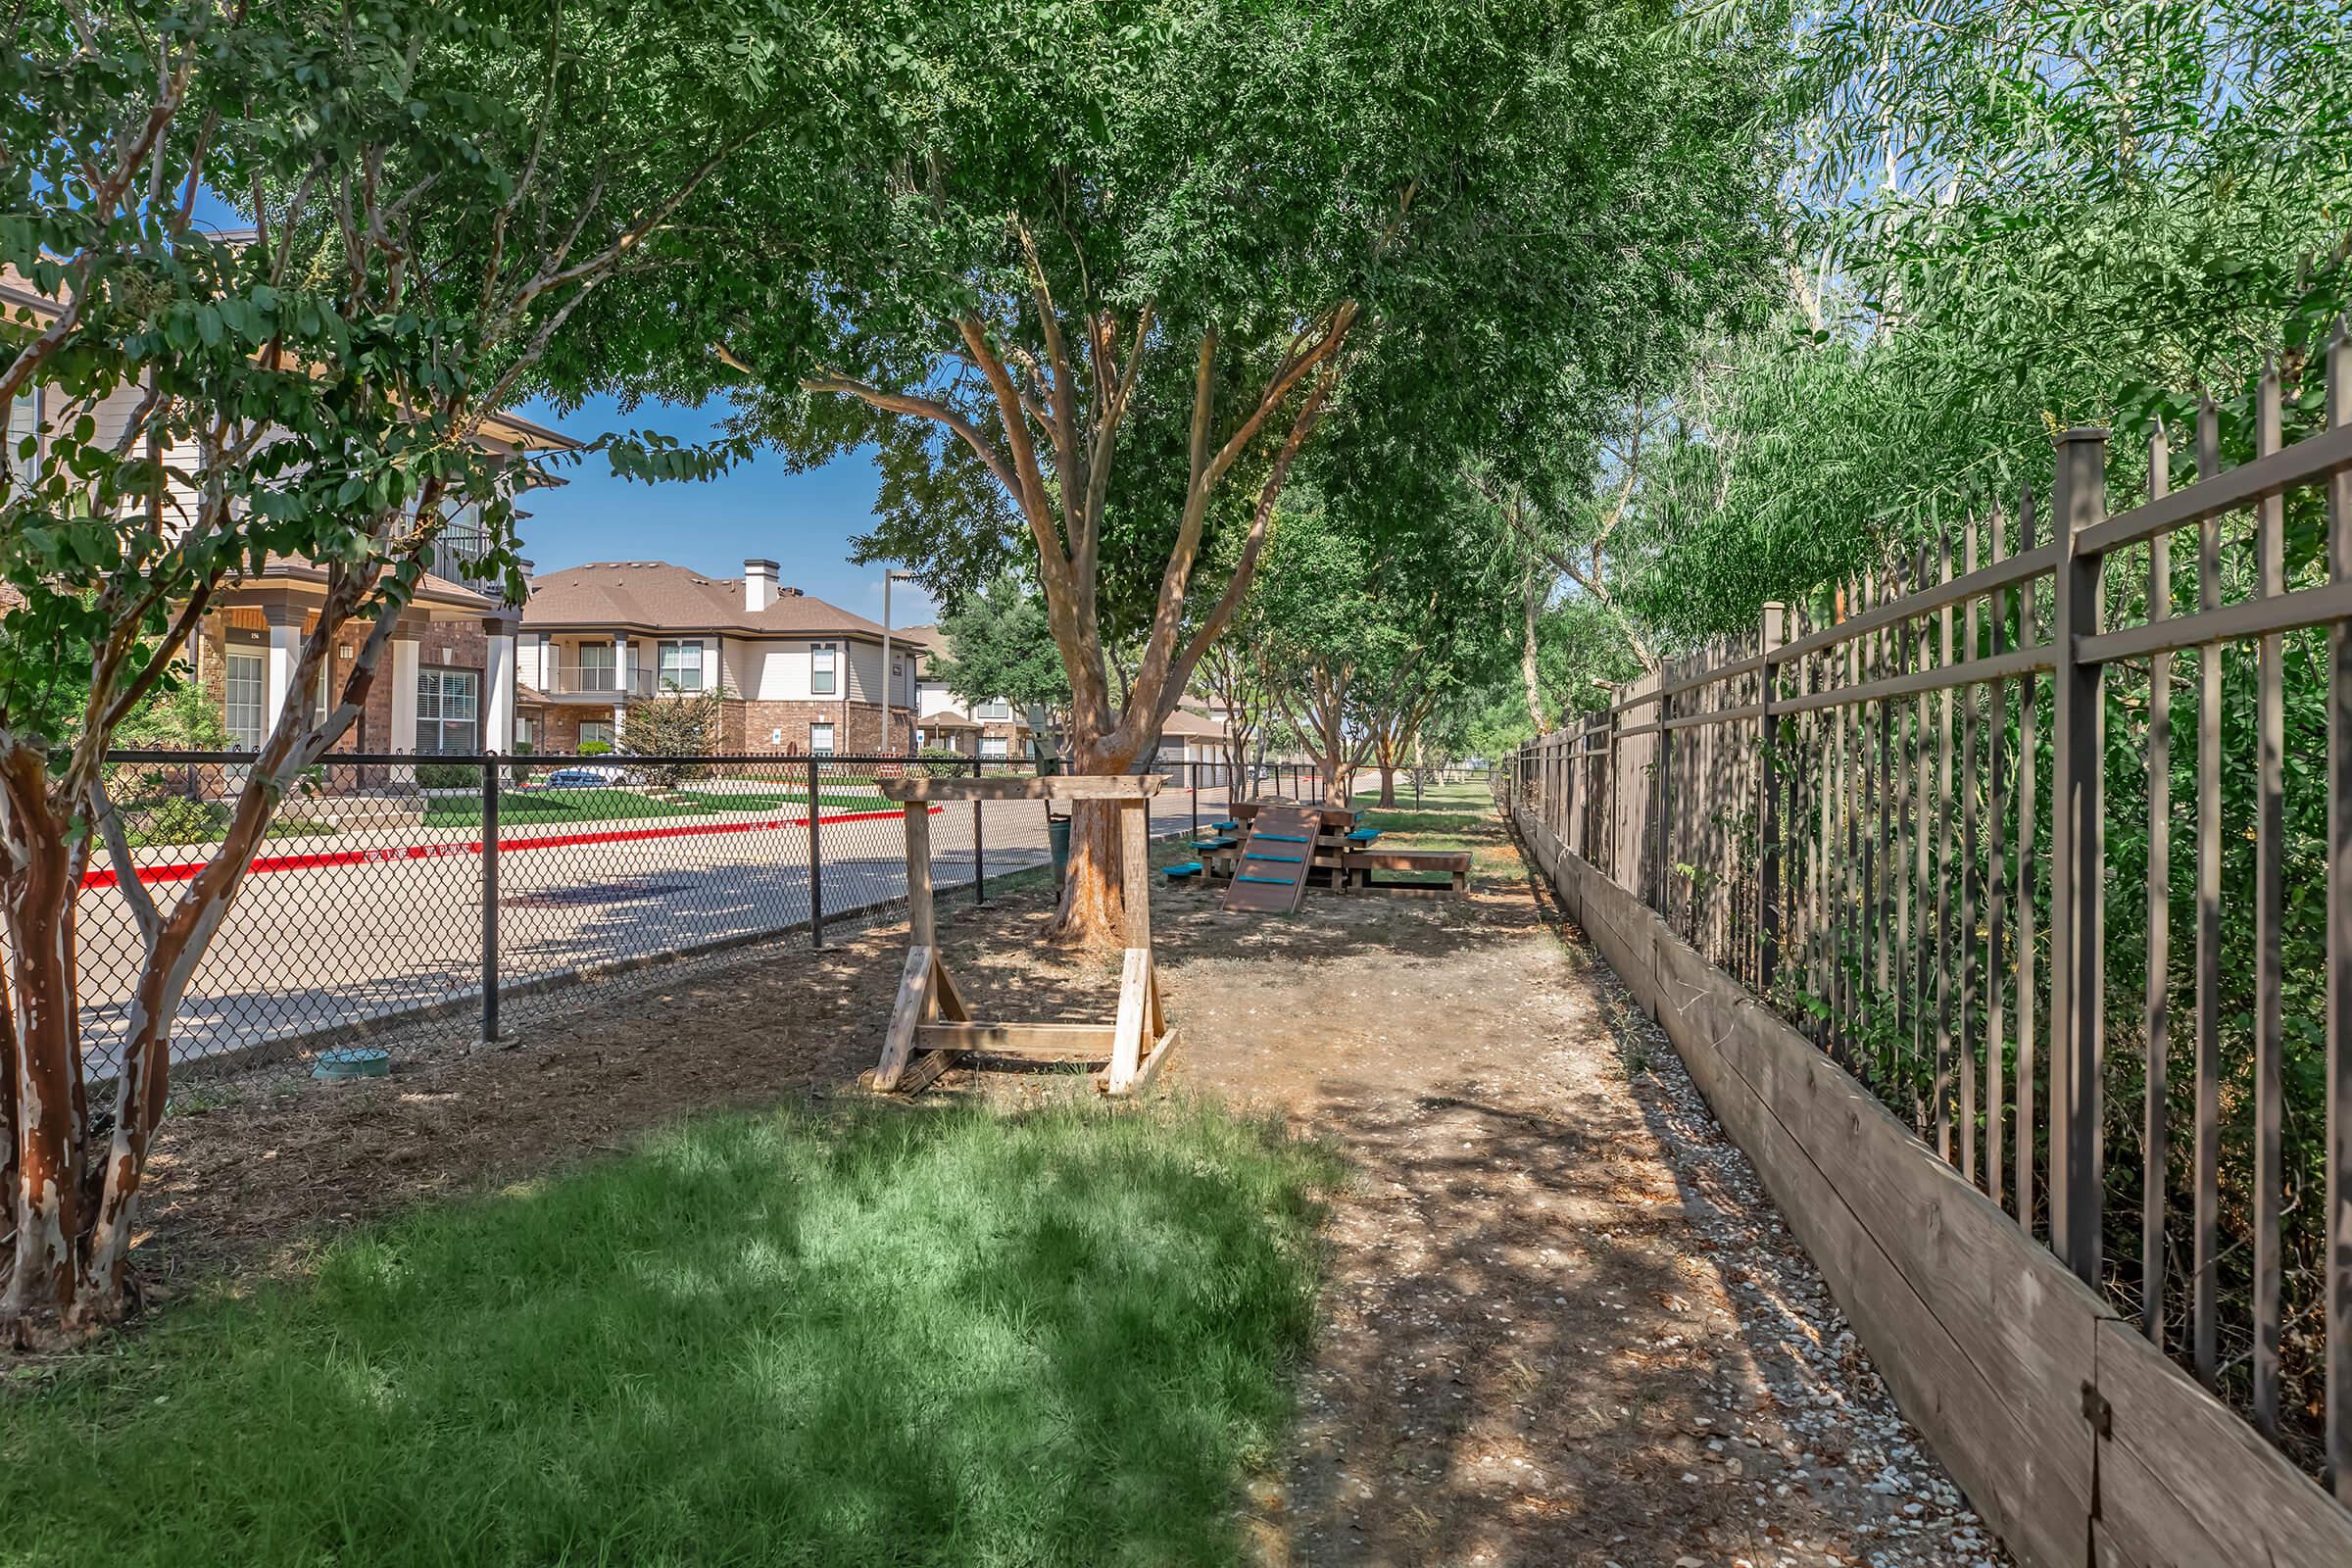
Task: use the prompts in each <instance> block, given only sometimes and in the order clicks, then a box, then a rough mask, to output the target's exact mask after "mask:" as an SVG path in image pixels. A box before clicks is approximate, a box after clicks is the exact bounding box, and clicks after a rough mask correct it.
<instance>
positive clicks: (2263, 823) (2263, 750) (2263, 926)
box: [2254, 363, 2286, 1438]
mask: <svg viewBox="0 0 2352 1568" xmlns="http://www.w3.org/2000/svg"><path fill="white" fill-rule="evenodd" d="M2279 401H2280V400H2279V387H2278V365H2277V364H2276V363H2273V364H2272V365H2270V366H2268V367H2266V368H2265V369H2264V371H2263V376H2262V384H2261V388H2260V390H2259V392H2258V393H2257V394H2256V408H2255V420H2254V426H2255V428H2254V446H2255V451H2256V453H2257V454H2258V456H2257V458H2256V461H2257V462H2259V461H2261V459H2262V458H2264V457H2268V456H2270V455H2271V454H2273V453H2275V452H2277V451H2278V441H2279V424H2280V419H2279ZM2254 556H2255V563H2256V566H2257V568H2258V570H2257V578H2258V580H2257V582H2256V585H2255V591H2256V592H2257V593H2259V594H2261V595H2262V596H2263V597H2264V598H2277V597H2278V596H2279V595H2281V594H2283V593H2285V592H2286V514H2285V508H2284V506H2283V504H2282V503H2281V502H2280V501H2279V499H2278V496H2276V495H2273V496H2271V497H2269V498H2268V499H2266V500H2264V501H2263V502H2261V503H2260V504H2259V505H2258V506H2257V507H2256V508H2255V509H2254ZM2258 661H2259V662H2258V667H2257V673H2256V681H2255V705H2254V724H2255V732H2256V740H2255V751H2256V754H2257V760H2256V764H2255V791H2254V802H2255V805H2254V1426H2255V1430H2257V1431H2259V1432H2260V1433H2262V1435H2263V1436H2264V1437H2267V1438H2276V1437H2277V1436H2278V1392H2279V1391H2278V1381H2279V1363H2278V1352H2279V1326H2280V1309H2281V1299H2280V1295H2281V1293H2280V1267H2281V1252H2282V1248H2283V1243H2284V1238H2283V1237H2282V1236H2281V1234H2280V1226H2281V1225H2283V1224H2284V1222H2285V1213H2284V1202H2283V1191H2282V1189H2283V1170H2284V1165H2285V1137H2284V1109H2285V1103H2286V1097H2285V1091H2284V1085H2283V1080H2282V1077H2281V1056H2282V1050H2281V1047H2282V1044H2283V1039H2284V1034H2283V1031H2284V1023H2285V1018H2284V1001H2285V995H2286V990H2285V980H2286V970H2285V963H2284V951H2283V946H2282V940H2281V931H2280V926H2281V925H2282V923H2283V920H2284V916H2285V912H2286V860H2285V843H2286V806H2285V802H2286V784H2285V771H2284V769H2285V755H2286V697H2285V681H2284V675H2285V664H2286V648H2285V641H2284V639H2283V638H2281V637H2280V636H2279V635H2278V633H2277V632H2272V633H2271V634H2269V635H2268V636H2266V637H2264V638H2263V639H2262V642H2261V644H2260V647H2259V653H2258Z"/></svg>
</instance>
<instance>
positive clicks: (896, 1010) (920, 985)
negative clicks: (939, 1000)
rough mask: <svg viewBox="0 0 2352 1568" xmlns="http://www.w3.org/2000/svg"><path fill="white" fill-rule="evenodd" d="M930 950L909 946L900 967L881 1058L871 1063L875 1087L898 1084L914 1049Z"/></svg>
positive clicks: (926, 993)
mask: <svg viewBox="0 0 2352 1568" xmlns="http://www.w3.org/2000/svg"><path fill="white" fill-rule="evenodd" d="M931 971H932V965H931V950H930V949H929V948H926V947H920V946H916V947H910V948H908V949H907V962H906V965H905V966H904V967H903V968H902V969H901V970H900V971H899V992H898V996H897V998H896V1000H894V1001H893V1002H892V1004H891V1007H890V1027H889V1028H888V1029H887V1030H886V1031H885V1032H884V1034H883V1036H882V1058H881V1060H879V1061H877V1062H876V1063H875V1064H874V1090H875V1092H876V1093H877V1094H885V1095H886V1094H889V1093H890V1092H891V1091H892V1090H894V1089H896V1088H898V1086H899V1077H900V1075H901V1074H902V1073H904V1072H906V1070H907V1058H908V1057H909V1056H910V1055H912V1054H913V1053H914V1032H915V1030H916V1028H917V1027H919V1026H920V1025H921V1024H922V1022H923V1020H924V1013H925V1010H926V1005H927V1004H928V1003H929V1001H930V998H931Z"/></svg>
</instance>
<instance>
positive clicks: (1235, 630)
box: [1201, 600, 1274, 799]
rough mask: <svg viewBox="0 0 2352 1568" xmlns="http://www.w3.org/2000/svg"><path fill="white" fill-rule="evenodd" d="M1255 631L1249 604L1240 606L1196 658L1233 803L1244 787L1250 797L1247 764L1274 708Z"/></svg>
mask: <svg viewBox="0 0 2352 1568" xmlns="http://www.w3.org/2000/svg"><path fill="white" fill-rule="evenodd" d="M1257 631H1258V628H1257V625H1256V617H1255V615H1254V614H1252V613H1251V612H1250V601H1247V600H1245V601H1244V603H1243V608H1242V613H1241V614H1240V615H1238V616H1237V617H1236V618H1235V620H1234V623H1233V624H1232V625H1230V626H1228V627H1227V628H1226V630H1225V635H1224V636H1222V637H1220V638H1218V639H1217V640H1216V641H1215V642H1214V643H1212V644H1210V645H1209V649H1208V652H1207V653H1206V654H1203V655H1202V656H1201V685H1202V687H1203V688H1205V690H1206V692H1207V695H1208V698H1209V700H1210V702H1212V703H1213V704H1215V706H1216V711H1217V716H1218V717H1220V718H1221V719H1222V720H1223V721H1224V724H1225V739H1224V742H1223V744H1222V747H1221V750H1222V751H1223V752H1224V754H1225V788H1226V792H1227V794H1228V796H1229V797H1231V798H1234V799H1239V798H1240V797H1239V794H1238V793H1237V792H1239V791H1241V790H1243V789H1244V788H1245V787H1249V792H1250V794H1255V793H1256V789H1255V787H1254V786H1255V782H1256V781H1255V779H1254V778H1253V777H1252V776H1251V767H1250V764H1251V761H1252V760H1253V757H1259V756H1263V755H1264V753H1265V730H1266V721H1267V719H1268V718H1269V717H1270V716H1271V714H1272V711H1273V708H1274V691H1273V686H1272V683H1271V682H1270V681H1269V680H1268V679H1267V678H1266V668H1265V649H1264V645H1263V643H1262V641H1261V640H1260V639H1259V637H1258V635H1257Z"/></svg>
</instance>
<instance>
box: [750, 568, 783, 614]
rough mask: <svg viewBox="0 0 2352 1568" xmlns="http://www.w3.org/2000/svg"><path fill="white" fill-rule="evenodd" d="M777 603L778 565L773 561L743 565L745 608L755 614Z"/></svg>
mask: <svg viewBox="0 0 2352 1568" xmlns="http://www.w3.org/2000/svg"><path fill="white" fill-rule="evenodd" d="M775 602H776V564H775V563H774V562H772V561H747V562H745V563H744V564H743V608H744V609H746V610H749V611H752V612H754V613H757V612H759V611H762V610H765V609H766V608H767V607H768V606H770V605H772V604H774V603H775Z"/></svg>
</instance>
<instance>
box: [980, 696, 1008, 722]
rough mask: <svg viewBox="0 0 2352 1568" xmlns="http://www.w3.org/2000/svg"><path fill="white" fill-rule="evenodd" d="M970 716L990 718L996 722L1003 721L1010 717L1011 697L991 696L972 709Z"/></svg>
mask: <svg viewBox="0 0 2352 1568" xmlns="http://www.w3.org/2000/svg"><path fill="white" fill-rule="evenodd" d="M972 716H973V717H974V718H985V719H991V720H994V721H996V722H998V723H1003V722H1005V721H1006V720H1008V719H1010V718H1011V717H1012V699H1011V698H1009V697H992V698H990V699H989V700H988V701H987V702H985V703H982V704H980V705H979V707H978V708H976V709H975V710H973V712H972Z"/></svg>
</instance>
